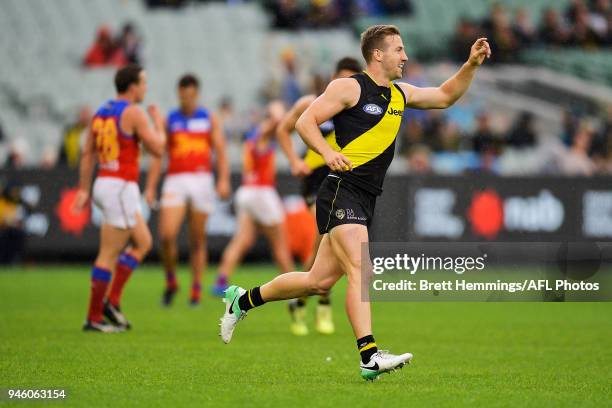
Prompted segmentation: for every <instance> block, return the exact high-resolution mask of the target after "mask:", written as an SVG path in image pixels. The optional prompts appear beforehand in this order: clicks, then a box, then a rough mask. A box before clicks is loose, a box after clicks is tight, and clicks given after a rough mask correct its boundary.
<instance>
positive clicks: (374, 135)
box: [330, 71, 406, 195]
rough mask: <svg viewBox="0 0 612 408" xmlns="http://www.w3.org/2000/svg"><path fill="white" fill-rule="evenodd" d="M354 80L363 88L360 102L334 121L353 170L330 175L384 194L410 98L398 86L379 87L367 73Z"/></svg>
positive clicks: (356, 75) (338, 141) (337, 134)
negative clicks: (384, 186) (387, 174)
mask: <svg viewBox="0 0 612 408" xmlns="http://www.w3.org/2000/svg"><path fill="white" fill-rule="evenodd" d="M351 78H353V79H355V80H357V82H358V83H359V86H360V87H361V94H360V96H359V101H358V102H357V104H356V105H355V106H353V107H352V108H349V109H346V110H343V111H342V112H340V113H338V114H337V115H336V116H334V117H333V122H334V127H335V134H336V143H337V144H338V146H339V147H340V152H341V153H342V154H343V155H344V156H346V158H348V159H349V160H350V161H351V163H352V164H353V170H352V171H345V172H331V173H330V176H334V177H338V178H341V179H342V180H344V181H346V182H347V183H349V184H353V185H355V186H356V187H359V188H361V189H363V190H366V191H367V192H369V193H372V194H375V195H380V194H381V193H382V184H383V181H384V178H385V175H386V173H387V169H388V168H389V165H390V164H391V161H392V160H393V155H394V153H395V138H396V136H397V133H398V131H399V129H400V124H401V121H402V115H403V113H404V108H405V106H406V97H405V95H404V93H403V92H402V90H401V89H400V88H399V86H398V85H396V84H393V83H390V84H389V87H385V86H379V85H377V84H376V82H374V80H373V79H372V78H371V77H370V76H369V75H368V74H367V73H365V71H364V72H361V73H359V74H355V75H353V76H352V77H351Z"/></svg>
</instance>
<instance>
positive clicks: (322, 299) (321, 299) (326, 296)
mask: <svg viewBox="0 0 612 408" xmlns="http://www.w3.org/2000/svg"><path fill="white" fill-rule="evenodd" d="M319 304H320V305H329V304H331V299H330V298H329V292H328V293H326V294H324V295H320V296H319Z"/></svg>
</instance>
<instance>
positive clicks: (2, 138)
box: [0, 122, 4, 143]
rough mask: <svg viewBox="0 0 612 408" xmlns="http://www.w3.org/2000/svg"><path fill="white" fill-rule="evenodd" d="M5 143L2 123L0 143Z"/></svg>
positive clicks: (0, 125) (0, 126)
mask: <svg viewBox="0 0 612 408" xmlns="http://www.w3.org/2000/svg"><path fill="white" fill-rule="evenodd" d="M2 142H4V129H3V128H2V122H0V143H2Z"/></svg>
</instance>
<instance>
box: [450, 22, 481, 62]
mask: <svg viewBox="0 0 612 408" xmlns="http://www.w3.org/2000/svg"><path fill="white" fill-rule="evenodd" d="M478 35H479V28H478V26H477V25H476V24H474V23H473V22H472V21H471V20H469V19H468V18H466V17H461V18H460V19H459V21H458V23H457V25H456V26H455V36H454V37H453V39H452V42H451V46H450V47H451V54H452V58H453V61H456V62H459V63H463V62H465V59H466V58H467V56H468V54H469V50H470V48H471V47H472V44H474V41H475V40H476V39H477V38H478Z"/></svg>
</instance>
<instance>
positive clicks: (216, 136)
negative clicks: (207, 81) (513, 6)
mask: <svg viewBox="0 0 612 408" xmlns="http://www.w3.org/2000/svg"><path fill="white" fill-rule="evenodd" d="M210 122H211V132H210V137H211V139H212V144H213V148H214V149H215V156H216V159H217V194H219V197H221V198H222V199H226V198H229V196H230V194H231V190H232V189H231V184H230V166H229V161H228V160H227V149H226V147H225V134H224V132H223V126H222V125H221V121H220V120H219V119H218V118H217V116H216V115H211V116H210Z"/></svg>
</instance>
